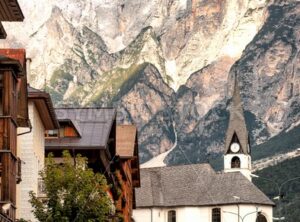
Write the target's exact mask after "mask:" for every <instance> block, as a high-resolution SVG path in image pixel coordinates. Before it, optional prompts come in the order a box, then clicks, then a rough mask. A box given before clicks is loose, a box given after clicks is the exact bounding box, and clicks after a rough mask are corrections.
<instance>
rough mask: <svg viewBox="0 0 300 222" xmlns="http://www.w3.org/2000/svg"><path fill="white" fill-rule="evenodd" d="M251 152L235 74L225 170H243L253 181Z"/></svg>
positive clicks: (227, 134) (226, 171) (228, 171)
mask: <svg viewBox="0 0 300 222" xmlns="http://www.w3.org/2000/svg"><path fill="white" fill-rule="evenodd" d="M250 154H251V152H250V144H249V135H248V131H247V127H246V121H245V118H244V112H243V107H242V100H241V96H240V90H239V86H238V81H237V77H236V76H235V80H234V88H233V94H232V100H231V106H230V119H229V124H228V129H227V133H226V140H225V153H224V172H225V173H230V172H241V173H242V174H243V175H244V176H245V177H247V178H248V179H249V180H250V181H251V176H250V174H251V155H250Z"/></svg>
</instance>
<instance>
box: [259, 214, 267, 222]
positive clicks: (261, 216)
mask: <svg viewBox="0 0 300 222" xmlns="http://www.w3.org/2000/svg"><path fill="white" fill-rule="evenodd" d="M256 222H268V221H267V218H266V217H265V216H264V215H263V214H258V215H257V218H256Z"/></svg>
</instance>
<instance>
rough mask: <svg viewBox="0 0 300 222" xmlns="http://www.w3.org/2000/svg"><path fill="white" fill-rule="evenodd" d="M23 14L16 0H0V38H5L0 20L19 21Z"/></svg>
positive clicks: (22, 18) (21, 19)
mask: <svg viewBox="0 0 300 222" xmlns="http://www.w3.org/2000/svg"><path fill="white" fill-rule="evenodd" d="M23 20H24V15H23V13H22V10H21V8H20V5H19V3H18V1H17V0H1V1H0V39H5V38H6V36H7V35H6V31H5V29H4V27H3V25H2V22H21V21H23Z"/></svg>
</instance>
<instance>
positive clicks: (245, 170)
mask: <svg viewBox="0 0 300 222" xmlns="http://www.w3.org/2000/svg"><path fill="white" fill-rule="evenodd" d="M233 157H238V158H239V159H240V161H241V167H240V168H231V160H232V158H233ZM224 172H225V173H227V172H241V173H242V174H243V175H244V176H245V177H247V178H248V179H249V180H250V181H251V177H250V174H251V156H250V155H245V154H226V155H225V156H224Z"/></svg>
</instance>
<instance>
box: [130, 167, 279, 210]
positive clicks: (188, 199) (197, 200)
mask: <svg viewBox="0 0 300 222" xmlns="http://www.w3.org/2000/svg"><path fill="white" fill-rule="evenodd" d="M140 174H141V187H140V188H136V189H135V192H136V207H137V208H142V207H175V206H213V205H224V204H237V203H241V204H242V203H248V204H249V203H250V204H261V205H274V203H273V202H272V201H271V200H270V199H269V198H268V197H267V196H266V195H265V194H264V193H263V192H261V191H260V190H259V189H258V188H257V187H256V186H255V185H254V184H253V183H251V182H250V181H249V180H248V179H247V178H246V177H245V176H243V175H242V174H241V173H239V172H236V173H216V172H215V171H214V170H213V169H212V168H211V166H210V165H209V164H192V165H183V166H172V167H155V168H144V169H141V173H140ZM234 196H237V197H239V199H237V198H234Z"/></svg>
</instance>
